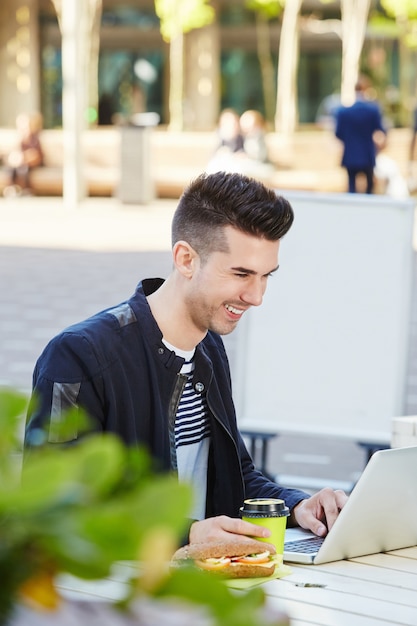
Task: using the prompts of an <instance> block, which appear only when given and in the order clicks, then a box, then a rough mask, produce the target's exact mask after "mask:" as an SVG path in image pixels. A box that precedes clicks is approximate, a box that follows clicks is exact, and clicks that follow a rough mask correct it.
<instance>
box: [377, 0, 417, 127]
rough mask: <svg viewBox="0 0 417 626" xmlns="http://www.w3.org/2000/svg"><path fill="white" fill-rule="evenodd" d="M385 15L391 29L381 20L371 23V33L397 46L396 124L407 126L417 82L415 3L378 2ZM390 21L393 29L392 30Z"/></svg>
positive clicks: (415, 102) (400, 0)
mask: <svg viewBox="0 0 417 626" xmlns="http://www.w3.org/2000/svg"><path fill="white" fill-rule="evenodd" d="M381 7H382V9H383V10H384V11H385V15H386V16H388V18H391V27H390V24H389V23H387V20H385V21H382V20H381V16H378V17H376V18H375V19H373V20H372V26H373V28H374V29H375V30H379V31H380V32H381V31H382V32H386V31H387V30H389V32H390V34H391V36H393V37H394V38H396V39H398V42H399V64H398V65H399V79H400V85H399V87H400V93H399V98H398V101H399V103H401V106H400V110H399V113H398V115H399V119H398V120H397V122H398V123H400V124H404V125H408V124H410V114H411V110H412V109H413V108H415V107H416V105H417V80H416V73H415V70H414V68H415V66H416V62H417V55H416V53H417V2H416V1H415V0H381ZM392 20H394V24H395V25H394V29H393V28H392V26H393V24H392Z"/></svg>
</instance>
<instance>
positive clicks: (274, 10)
mask: <svg viewBox="0 0 417 626" xmlns="http://www.w3.org/2000/svg"><path fill="white" fill-rule="evenodd" d="M245 4H246V6H247V8H248V9H250V10H251V11H253V12H254V13H255V21H256V47H257V53H258V60H259V67H260V70H261V78H262V91H263V99H264V106H265V119H266V122H267V124H268V126H273V125H274V115H275V102H276V90H275V87H274V84H275V69H274V62H273V57H272V51H271V32H270V27H269V22H270V20H272V19H274V18H276V17H278V16H279V15H280V14H281V13H282V8H283V0H278V2H277V0H245Z"/></svg>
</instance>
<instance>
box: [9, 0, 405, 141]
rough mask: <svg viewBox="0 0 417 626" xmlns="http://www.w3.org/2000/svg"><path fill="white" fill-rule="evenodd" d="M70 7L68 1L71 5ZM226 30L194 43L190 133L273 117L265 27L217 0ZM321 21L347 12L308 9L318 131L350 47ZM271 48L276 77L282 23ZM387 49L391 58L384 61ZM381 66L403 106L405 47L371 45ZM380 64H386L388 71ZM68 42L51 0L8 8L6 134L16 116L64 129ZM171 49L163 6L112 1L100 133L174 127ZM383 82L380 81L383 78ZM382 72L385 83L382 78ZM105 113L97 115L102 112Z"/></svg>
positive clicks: (303, 45)
mask: <svg viewBox="0 0 417 626" xmlns="http://www.w3.org/2000/svg"><path fill="white" fill-rule="evenodd" d="M64 1H65V0H64ZM213 5H214V6H215V9H216V16H217V17H216V21H215V23H213V24H212V25H210V26H208V27H205V28H202V29H199V30H195V31H192V32H191V33H188V34H187V35H186V36H185V54H184V68H185V72H184V75H185V85H184V101H183V105H184V121H185V128H187V129H190V130H209V129H210V130H211V129H212V128H213V127H214V125H215V124H216V121H217V117H218V114H219V111H220V110H221V109H222V108H225V107H234V108H235V109H236V110H237V111H238V112H240V113H241V112H243V111H244V110H246V109H249V108H251V109H258V110H260V111H261V112H265V103H264V97H263V89H262V80H261V71H260V63H259V56H258V55H259V43H260V42H259V39H258V38H257V32H258V31H257V26H256V18H255V15H254V13H253V12H251V11H249V10H248V9H247V8H245V2H244V0H227V1H226V0H216V1H215V2H213ZM313 10H314V16H315V18H323V17H324V18H328V19H331V18H339V17H340V8H339V2H330V3H326V4H322V3H320V2H319V0H311V1H306V0H305V2H304V3H303V9H302V13H303V15H302V22H301V35H300V56H299V70H298V114H299V122H300V123H301V124H312V123H315V122H316V119H317V113H318V111H319V109H320V104H321V102H322V101H323V99H324V98H325V97H327V96H329V95H331V94H335V93H338V90H339V88H340V75H341V41H340V37H339V36H338V35H337V34H336V33H335V32H332V31H329V32H326V33H323V32H321V33H320V34H317V33H316V32H315V31H314V29H311V28H310V27H309V21H308V20H309V19H310V20H311V19H312V18H311V15H312V11H313ZM268 28H269V45H270V51H271V59H272V64H273V69H274V72H273V74H274V79H273V80H274V85H273V89H274V90H276V70H277V58H278V49H279V38H280V22H279V19H278V18H276V19H273V20H271V21H270V22H269V26H268ZM381 48H382V49H383V54H382V55H379V56H378V54H377V52H378V51H381ZM368 57H369V62H370V63H371V62H373V63H379V64H380V66H381V67H383V72H382V70H381V67H379V68H378V67H377V68H376V70H377V71H376V74H377V75H378V76H379V75H382V74H383V76H382V78H381V76H380V78H381V80H382V81H383V82H385V84H386V85H390V87H391V91H390V94H391V95H390V98H391V102H390V103H389V106H391V107H393V108H394V107H395V106H396V97H395V90H396V89H397V88H398V85H399V76H398V46H397V44H396V42H395V41H387V40H384V42H383V45H382V46H381V41H380V40H378V39H377V38H372V37H370V38H369V37H368V39H367V41H366V43H365V47H364V58H365V60H366V59H368ZM378 59H379V61H378ZM61 62H62V57H61V33H60V29H59V26H58V20H57V16H56V12H55V9H54V7H53V4H52V1H51V0H2V3H1V5H0V87H1V89H2V93H3V94H5V93H7V94H8V95H7V98H2V99H1V101H0V126H12V125H13V124H14V119H15V116H16V112H20V111H24V110H34V109H37V110H41V112H42V113H43V117H44V125H45V127H46V128H55V127H60V126H61V125H62V70H61ZM169 67H170V66H169V45H168V44H167V43H166V42H164V41H163V39H162V37H161V33H160V30H159V20H158V17H157V16H156V14H155V9H154V2H153V0H126V1H121V0H103V12H102V20H101V29H100V53H99V66H98V103H93V107H92V110H91V111H90V113H89V121H90V123H92V124H95V123H98V124H107V123H110V122H114V120H119V119H126V118H129V117H130V116H131V115H132V114H133V113H137V112H140V111H155V112H157V113H158V114H159V115H160V119H161V123H162V124H167V123H168V121H169V112H168V93H169V85H170V80H169ZM378 72H379V74H378ZM381 72H382V74H381ZM393 94H394V95H393ZM95 104H97V106H96V105H95Z"/></svg>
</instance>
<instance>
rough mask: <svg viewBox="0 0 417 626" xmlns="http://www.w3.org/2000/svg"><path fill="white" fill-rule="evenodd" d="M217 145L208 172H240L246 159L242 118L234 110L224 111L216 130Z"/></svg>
mask: <svg viewBox="0 0 417 626" xmlns="http://www.w3.org/2000/svg"><path fill="white" fill-rule="evenodd" d="M216 137H217V145H216V147H215V150H214V154H213V156H212V157H211V159H210V161H209V163H208V164H207V168H206V172H207V173H209V174H211V173H213V172H219V171H224V172H240V171H241V168H242V164H241V161H242V159H243V158H244V157H245V150H244V137H243V134H242V129H241V128H240V117H239V114H238V113H237V111H235V110H234V109H232V108H227V109H223V110H222V111H221V113H220V116H219V121H218V125H217V129H216Z"/></svg>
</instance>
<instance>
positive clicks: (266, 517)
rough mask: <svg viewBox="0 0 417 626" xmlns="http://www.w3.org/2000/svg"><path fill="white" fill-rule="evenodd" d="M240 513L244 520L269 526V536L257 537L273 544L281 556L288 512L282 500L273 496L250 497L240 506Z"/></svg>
mask: <svg viewBox="0 0 417 626" xmlns="http://www.w3.org/2000/svg"><path fill="white" fill-rule="evenodd" d="M240 514H241V518H242V519H243V520H244V521H245V522H251V523H252V524H258V525H259V526H265V528H269V530H270V531H271V536H270V537H267V538H264V537H257V539H259V540H260V541H267V542H269V543H272V544H274V546H275V549H276V551H277V555H279V556H281V557H282V555H283V553H284V536H285V529H286V526H287V517H288V516H289V514H290V511H289V508H288V507H287V506H285V502H284V500H278V499H275V498H252V499H250V500H245V501H244V503H243V506H242V507H241V508H240Z"/></svg>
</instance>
